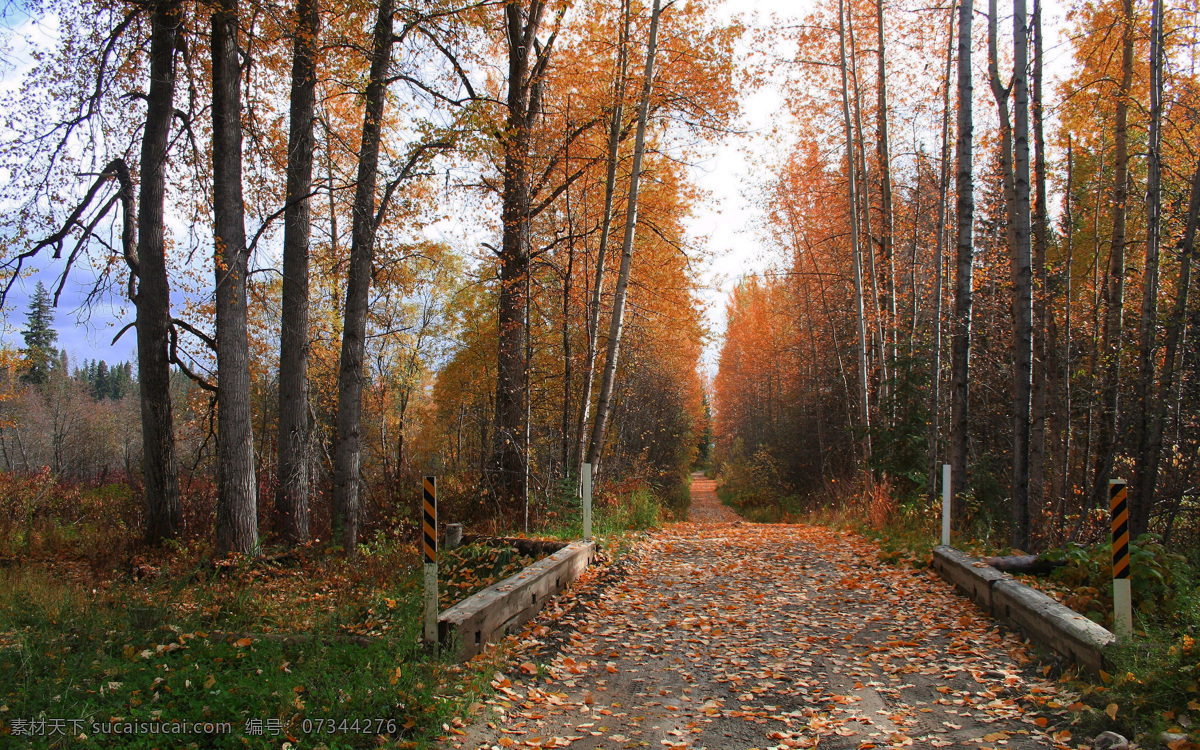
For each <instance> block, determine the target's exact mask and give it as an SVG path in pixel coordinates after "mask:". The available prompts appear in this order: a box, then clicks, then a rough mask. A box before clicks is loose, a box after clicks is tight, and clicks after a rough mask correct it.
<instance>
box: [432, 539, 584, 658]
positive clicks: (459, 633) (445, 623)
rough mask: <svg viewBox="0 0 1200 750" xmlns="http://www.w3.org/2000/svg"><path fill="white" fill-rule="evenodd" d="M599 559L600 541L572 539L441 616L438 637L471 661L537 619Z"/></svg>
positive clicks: (458, 655)
mask: <svg viewBox="0 0 1200 750" xmlns="http://www.w3.org/2000/svg"><path fill="white" fill-rule="evenodd" d="M595 559H596V544H595V543H594V542H572V543H570V544H567V545H566V546H565V547H564V548H563V549H560V550H559V551H557V552H555V553H554V554H552V555H550V556H549V557H546V558H543V559H541V560H539V561H537V562H535V563H534V564H533V565H530V566H529V567H527V568H525V569H524V570H522V571H521V572H520V573H517V574H516V575H514V576H511V577H509V578H506V579H504V580H503V581H501V582H499V583H497V584H495V585H493V586H489V587H488V588H486V589H484V590H483V591H480V592H479V593H477V594H475V595H473V596H469V597H467V598H466V599H464V600H463V601H461V602H459V603H458V604H456V605H454V606H453V607H451V608H450V609H447V610H446V611H445V612H442V613H441V615H439V616H438V640H439V641H440V642H441V644H442V646H443V647H449V648H453V649H454V650H455V654H456V656H457V657H458V658H459V659H460V660H462V661H466V660H467V659H470V658H471V657H472V656H474V655H476V654H478V653H479V652H480V651H482V650H483V649H484V647H485V646H486V645H487V644H488V643H491V642H493V641H497V640H499V639H501V638H503V637H504V636H506V635H508V634H509V633H512V632H515V631H516V629H517V628H519V627H520V626H521V625H523V624H525V623H526V622H528V621H529V620H531V619H532V618H533V617H534V616H535V615H537V613H538V612H540V611H541V610H542V608H543V607H544V606H545V605H546V602H547V601H548V600H549V599H550V597H552V596H554V595H555V594H557V593H559V592H560V591H562V590H563V589H565V588H566V587H567V586H569V585H571V583H572V582H574V581H575V579H577V578H578V577H579V575H580V574H581V573H583V571H584V569H586V568H587V566H588V565H589V564H591V563H592V562H593V561H594V560H595Z"/></svg>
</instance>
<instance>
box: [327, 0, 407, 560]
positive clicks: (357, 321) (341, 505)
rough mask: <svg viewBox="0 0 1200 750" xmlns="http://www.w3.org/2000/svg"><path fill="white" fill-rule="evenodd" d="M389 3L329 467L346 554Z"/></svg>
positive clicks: (373, 89) (374, 50)
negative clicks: (332, 460)
mask: <svg viewBox="0 0 1200 750" xmlns="http://www.w3.org/2000/svg"><path fill="white" fill-rule="evenodd" d="M393 13H394V5H393V3H392V0H379V6H378V9H377V11H376V14H375V32H374V36H373V38H372V42H371V71H370V78H369V79H368V82H367V88H366V92H365V94H364V97H363V98H364V99H365V102H364V104H365V107H364V110H363V121H362V140H361V143H360V146H359V157H358V184H357V185H356V186H355V189H354V213H353V228H352V229H351V237H352V245H351V248H350V267H349V271H348V276H347V285H346V307H345V317H344V323H343V327H342V352H341V359H340V364H339V368H338V400H337V442H336V443H335V445H334V463H333V471H334V474H333V534H334V539H335V540H337V541H339V542H341V544H342V546H343V548H344V549H345V550H346V552H347V554H353V553H354V550H355V549H356V548H357V546H358V515H359V497H358V483H359V461H360V453H361V450H362V448H361V439H362V390H363V382H362V381H363V351H364V347H365V344H366V336H367V305H368V301H369V296H368V295H369V292H370V284H371V266H372V263H373V261H374V255H375V230H376V226H377V224H378V219H377V218H376V213H375V211H376V209H375V187H376V182H377V180H378V176H379V146H380V142H381V140H382V133H383V108H384V104H385V102H386V99H387V75H388V67H389V66H390V65H391V62H392V23H393V18H392V16H393Z"/></svg>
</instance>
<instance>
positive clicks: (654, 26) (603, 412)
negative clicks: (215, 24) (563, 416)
mask: <svg viewBox="0 0 1200 750" xmlns="http://www.w3.org/2000/svg"><path fill="white" fill-rule="evenodd" d="M661 13H662V10H661V7H660V0H654V10H653V14H652V15H651V16H650V39H649V42H648V43H647V46H646V71H645V80H644V81H643V83H642V100H641V103H640V105H639V107H638V124H637V137H636V139H635V140H634V144H633V168H632V171H631V172H630V175H629V203H628V205H627V206H626V209H625V236H624V238H623V240H622V241H621V269H620V270H619V271H618V272H617V286H616V289H615V290H614V293H613V311H612V318H611V319H610V320H609V326H608V352H607V354H606V358H605V360H604V375H603V378H602V379H601V381H600V399H599V401H598V402H597V404H596V423H595V425H594V426H593V428H592V441H591V445H590V446H589V447H588V463H590V464H592V466H593V467H596V466H597V465H598V464H599V463H600V452H601V450H603V448H604V431H605V429H606V428H607V426H608V417H609V414H610V410H611V408H612V395H613V386H614V384H615V383H616V379H617V357H618V356H619V355H620V351H621V333H622V331H623V323H624V320H625V294H626V292H627V290H628V287H629V270H630V267H631V266H632V265H633V239H634V236H635V234H636V232H637V212H638V186H639V184H640V182H641V179H642V158H643V156H644V155H645V151H646V121H647V120H648V119H649V116H650V90H651V87H652V86H653V83H654V57H655V54H656V53H657V51H658V20H659V16H660V15H661ZM593 471H595V469H594V468H593Z"/></svg>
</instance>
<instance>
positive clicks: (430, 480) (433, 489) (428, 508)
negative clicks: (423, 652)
mask: <svg viewBox="0 0 1200 750" xmlns="http://www.w3.org/2000/svg"><path fill="white" fill-rule="evenodd" d="M423 485H424V486H423V490H424V492H423V493H422V495H423V497H424V510H425V512H424V514H423V515H424V524H422V526H423V529H424V532H425V533H424V545H423V546H424V550H425V642H426V643H437V639H438V579H437V477H425V478H424V482H423Z"/></svg>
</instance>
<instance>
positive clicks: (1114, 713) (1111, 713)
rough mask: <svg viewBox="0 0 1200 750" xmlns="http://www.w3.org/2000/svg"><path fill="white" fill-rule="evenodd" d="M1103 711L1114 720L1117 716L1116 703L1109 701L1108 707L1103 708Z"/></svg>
mask: <svg viewBox="0 0 1200 750" xmlns="http://www.w3.org/2000/svg"><path fill="white" fill-rule="evenodd" d="M1104 713H1106V714H1108V718H1110V719H1113V720H1114V721H1115V720H1116V718H1117V704H1116V703H1109V704H1108V708H1106V709H1104Z"/></svg>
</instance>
